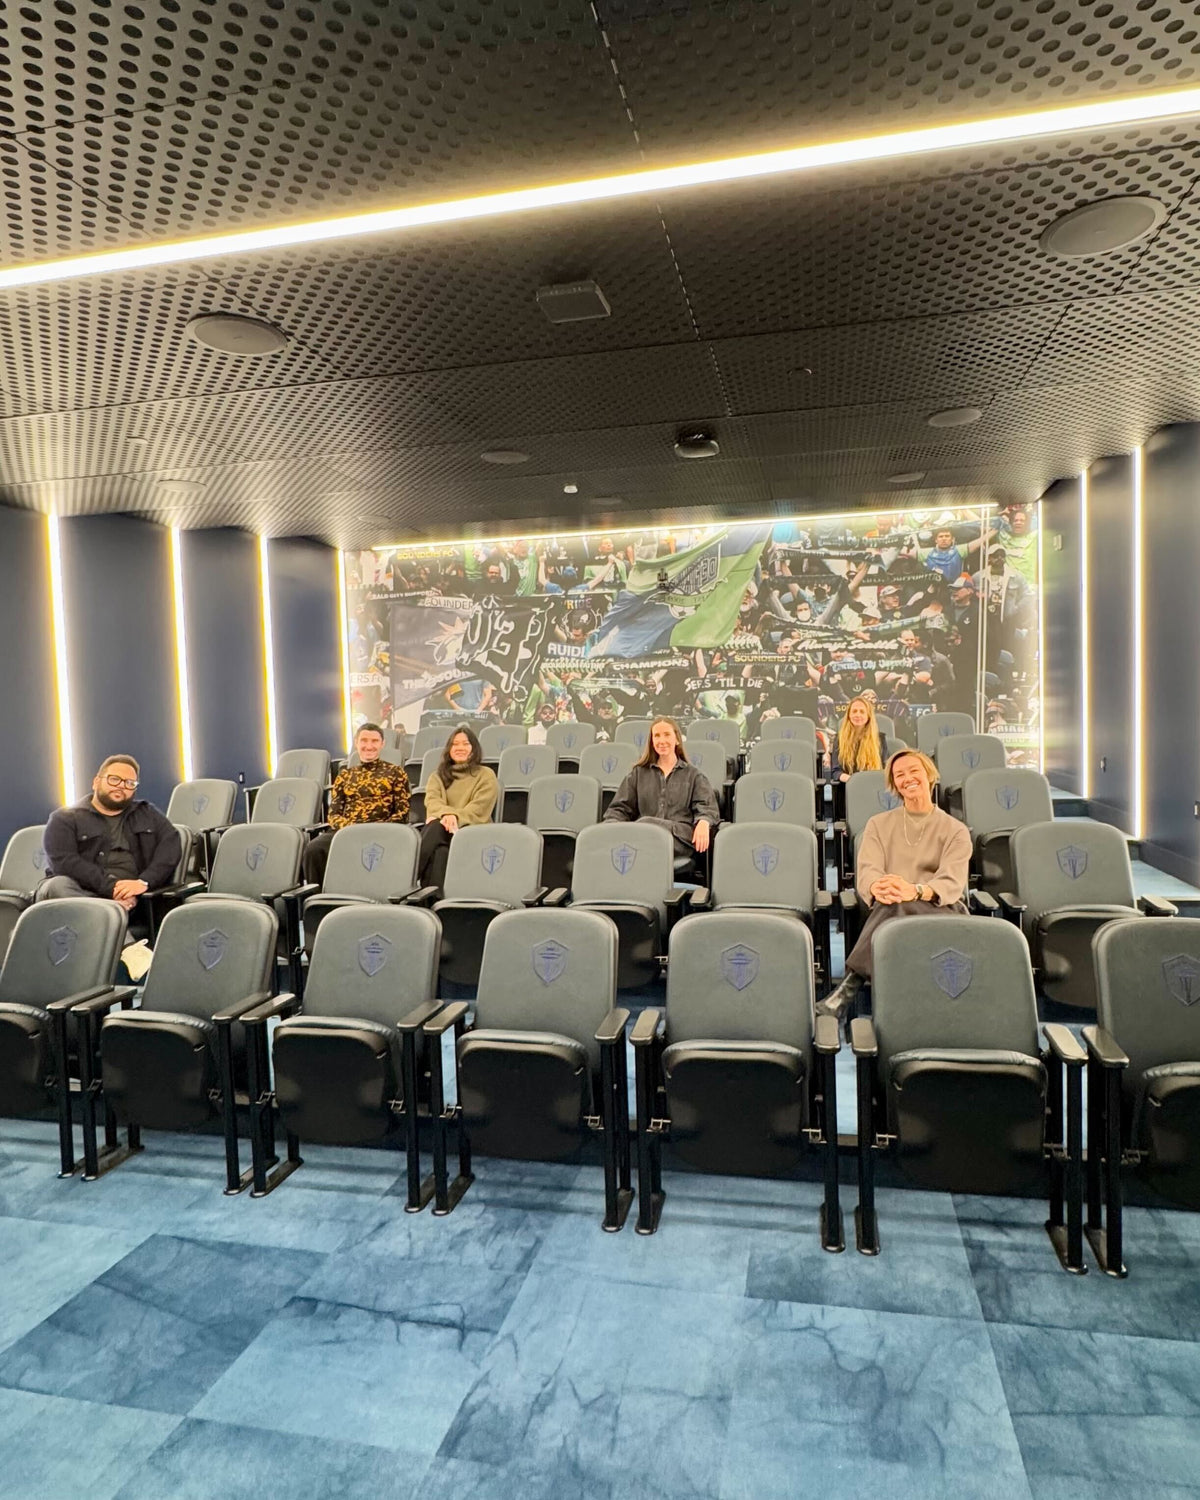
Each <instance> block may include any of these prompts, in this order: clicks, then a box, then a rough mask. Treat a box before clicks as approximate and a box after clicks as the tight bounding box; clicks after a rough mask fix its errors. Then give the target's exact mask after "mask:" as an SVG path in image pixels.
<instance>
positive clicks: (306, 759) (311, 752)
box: [246, 749, 332, 823]
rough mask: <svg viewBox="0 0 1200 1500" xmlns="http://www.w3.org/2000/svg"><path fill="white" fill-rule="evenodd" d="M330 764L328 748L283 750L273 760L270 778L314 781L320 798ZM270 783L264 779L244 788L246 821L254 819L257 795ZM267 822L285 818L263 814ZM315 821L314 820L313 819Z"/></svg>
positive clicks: (279, 820) (324, 787)
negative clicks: (273, 765)
mask: <svg viewBox="0 0 1200 1500" xmlns="http://www.w3.org/2000/svg"><path fill="white" fill-rule="evenodd" d="M331 764H332V762H331V758H330V755H329V751H328V750H316V749H307V750H284V751H283V752H282V753H281V754H280V756H279V759H278V760H277V761H276V762H275V770H274V772H273V773H272V779H273V780H275V781H280V780H283V781H292V780H297V779H298V780H301V781H315V782H316V784H317V786H318V788H319V790H320V795H321V798H322V800H323V799H324V796H325V789H326V787H327V786H328V785H329V768H330V765H331ZM270 785H271V782H270V781H265V782H263V783H262V785H261V786H248V787H247V788H246V813H247V821H248V822H253V821H254V809H255V806H256V805H257V802H258V798H259V795H260V794H261V793H262V791H263V790H264V788H265V787H268V786H270ZM263 816H264V817H265V819H266V821H267V822H268V823H271V822H287V821H288V819H286V818H276V817H273V816H272V814H271V813H269V812H268V813H265V814H264V815H263ZM314 821H316V820H314Z"/></svg>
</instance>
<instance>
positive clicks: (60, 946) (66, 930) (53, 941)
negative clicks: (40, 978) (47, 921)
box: [46, 927, 79, 968]
mask: <svg viewBox="0 0 1200 1500" xmlns="http://www.w3.org/2000/svg"><path fill="white" fill-rule="evenodd" d="M78 936H79V934H78V933H77V932H76V931H75V929H74V928H73V927H56V928H55V929H54V931H53V932H52V933H51V934H50V937H49V939H48V940H47V942H46V954H47V957H48V958H49V959H50V962H51V963H52V964H54V966H55V967H56V968H57V967H58V965H59V964H64V963H66V961H67V959H68V958H70V956H71V954H72V953H74V951H75V940H76V938H77V937H78Z"/></svg>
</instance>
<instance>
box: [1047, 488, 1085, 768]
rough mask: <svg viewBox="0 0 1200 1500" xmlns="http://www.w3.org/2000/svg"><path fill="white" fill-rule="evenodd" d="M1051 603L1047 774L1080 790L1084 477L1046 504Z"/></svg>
mask: <svg viewBox="0 0 1200 1500" xmlns="http://www.w3.org/2000/svg"><path fill="white" fill-rule="evenodd" d="M1040 524H1041V527H1042V533H1043V534H1042V569H1043V586H1044V589H1045V596H1046V597H1045V603H1044V606H1043V611H1044V617H1045V630H1046V638H1045V640H1044V641H1043V643H1042V648H1043V651H1044V652H1045V667H1044V676H1045V687H1046V702H1045V705H1044V708H1043V714H1044V716H1045V740H1046V774H1047V776H1049V778H1050V780H1051V781H1052V782H1053V783H1054V784H1055V786H1060V787H1064V788H1065V789H1066V790H1067V791H1072V792H1074V791H1078V790H1079V784H1080V783H1079V715H1080V692H1079V683H1080V673H1079V651H1080V634H1079V564H1080V551H1079V548H1080V532H1079V481H1078V480H1077V479H1065V480H1060V481H1059V483H1058V484H1056V485H1053V486H1052V487H1051V488H1050V489H1049V490H1047V491H1046V495H1045V497H1044V499H1043V500H1042V505H1041V522H1040Z"/></svg>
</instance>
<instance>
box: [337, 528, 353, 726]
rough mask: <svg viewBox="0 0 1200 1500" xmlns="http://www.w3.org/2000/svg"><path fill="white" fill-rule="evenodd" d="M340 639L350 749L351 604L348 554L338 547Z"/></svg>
mask: <svg viewBox="0 0 1200 1500" xmlns="http://www.w3.org/2000/svg"><path fill="white" fill-rule="evenodd" d="M337 581H338V640H339V641H340V643H341V648H342V716H343V719H344V721H345V722H344V725H343V738H342V743H343V744H344V745H345V746H346V749H347V750H349V749H351V748H352V746H353V744H354V706H353V704H352V702H351V699H350V604H349V596H348V595H347V593H346V554H345V553H344V552H343V551H342V550H341V548H339V549H338V555H337Z"/></svg>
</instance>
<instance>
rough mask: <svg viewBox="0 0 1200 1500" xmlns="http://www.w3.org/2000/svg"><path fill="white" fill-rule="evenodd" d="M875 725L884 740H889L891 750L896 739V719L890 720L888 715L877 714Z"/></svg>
mask: <svg viewBox="0 0 1200 1500" xmlns="http://www.w3.org/2000/svg"><path fill="white" fill-rule="evenodd" d="M875 725H876V727H877V728H878V730H879V732H880V734H881V735H883V737H884V739H886V740H887V742H888V748H889V749H890V748H891V744H892V741H893V740H894V739H895V737H896V721H895V719H893V718H890V717H889V716H888V715H887V714H876V715H875Z"/></svg>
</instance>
